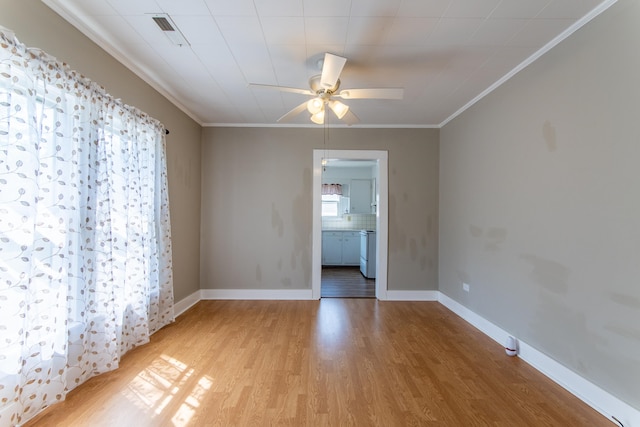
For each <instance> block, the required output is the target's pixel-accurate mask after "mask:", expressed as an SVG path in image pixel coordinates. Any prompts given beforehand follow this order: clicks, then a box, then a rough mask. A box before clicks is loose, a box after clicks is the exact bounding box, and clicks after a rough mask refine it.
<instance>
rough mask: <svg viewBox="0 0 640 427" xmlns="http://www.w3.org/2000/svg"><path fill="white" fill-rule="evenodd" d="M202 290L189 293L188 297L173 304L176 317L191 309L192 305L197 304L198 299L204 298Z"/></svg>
mask: <svg viewBox="0 0 640 427" xmlns="http://www.w3.org/2000/svg"><path fill="white" fill-rule="evenodd" d="M201 293H202V291H201V290H198V291H195V292H194V293H192V294H191V295H189V296H188V297H186V298H183V299H181V300H180V301H178V302H176V303H174V304H173V315H174V317H178V316H180V315H181V314H182V313H184V312H185V311H187V310H189V309H190V308H191V307H193V306H194V305H196V303H198V301H200V300H201V299H202V295H201Z"/></svg>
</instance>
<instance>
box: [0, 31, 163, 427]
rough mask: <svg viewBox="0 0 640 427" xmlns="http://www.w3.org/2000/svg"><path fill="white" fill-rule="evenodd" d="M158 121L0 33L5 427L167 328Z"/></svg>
mask: <svg viewBox="0 0 640 427" xmlns="http://www.w3.org/2000/svg"><path fill="white" fill-rule="evenodd" d="M171 271H172V269H171V241H170V229H169V205H168V195H167V175H166V161H165V136H164V128H163V126H162V125H161V124H160V123H159V122H157V121H156V120H154V119H152V118H150V117H148V116H147V115H146V114H144V113H142V112H140V111H138V110H136V109H135V108H132V107H130V106H127V105H124V104H123V103H121V102H120V101H119V100H116V99H113V98H112V97H111V96H109V95H108V94H107V93H106V92H105V91H104V89H103V88H101V87H100V86H98V85H97V84H95V83H93V82H91V81H89V80H87V79H86V78H84V77H83V76H81V75H80V74H78V73H77V72H74V71H73V70H70V69H69V67H68V66H66V64H63V63H60V62H58V61H57V60H56V59H55V58H53V57H51V56H48V55H47V54H45V53H43V52H41V51H38V50H34V49H28V48H26V47H25V46H24V45H22V44H21V43H19V42H18V41H17V40H16V39H15V37H14V35H13V34H12V33H11V32H10V31H8V30H5V29H2V28H0V426H1V427H4V426H13V425H16V424H20V423H23V422H24V421H25V420H27V419H29V418H31V417H32V416H33V415H35V414H36V413H37V412H39V411H40V410H42V409H43V408H44V407H46V406H49V405H50V404H52V403H54V402H56V401H59V400H62V399H64V396H65V394H66V393H67V392H68V391H69V390H71V389H73V388H74V387H76V386H77V385H79V384H81V383H82V382H84V381H85V380H87V379H88V378H90V377H92V376H95V375H97V374H100V373H103V372H106V371H110V370H113V369H115V368H117V367H118V363H119V360H120V357H121V356H122V355H123V354H124V353H125V352H127V351H128V350H130V349H132V348H133V347H135V346H137V345H140V344H144V343H146V342H148V340H149V335H150V334H152V333H153V332H155V331H156V330H158V329H159V328H161V327H162V326H164V325H166V324H167V323H169V322H171V321H173V285H172V273H171Z"/></svg>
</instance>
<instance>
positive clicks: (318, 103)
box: [307, 98, 324, 114]
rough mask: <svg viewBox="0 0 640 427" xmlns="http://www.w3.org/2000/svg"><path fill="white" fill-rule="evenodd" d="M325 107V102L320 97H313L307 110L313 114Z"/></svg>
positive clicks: (308, 103)
mask: <svg viewBox="0 0 640 427" xmlns="http://www.w3.org/2000/svg"><path fill="white" fill-rule="evenodd" d="M323 107H324V102H323V101H322V99H320V98H313V99H310V100H309V102H307V111H309V112H310V113H311V114H317V113H318V112H320V111H322V109H323Z"/></svg>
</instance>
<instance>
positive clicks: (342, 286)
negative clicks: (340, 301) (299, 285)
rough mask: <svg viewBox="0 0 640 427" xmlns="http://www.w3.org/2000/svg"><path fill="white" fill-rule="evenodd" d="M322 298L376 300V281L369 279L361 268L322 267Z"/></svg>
mask: <svg viewBox="0 0 640 427" xmlns="http://www.w3.org/2000/svg"><path fill="white" fill-rule="evenodd" d="M320 295H321V296H322V298H375V297H376V279H367V278H366V277H364V276H363V275H362V273H360V267H322V280H321V281H320Z"/></svg>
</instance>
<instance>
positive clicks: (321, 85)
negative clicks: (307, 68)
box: [249, 53, 404, 125]
mask: <svg viewBox="0 0 640 427" xmlns="http://www.w3.org/2000/svg"><path fill="white" fill-rule="evenodd" d="M346 62H347V58H343V57H341V56H337V55H333V54H331V53H325V54H324V59H320V60H319V61H318V63H319V65H320V63H321V64H322V65H321V67H319V68H322V73H321V74H318V75H316V76H313V77H311V78H310V79H309V87H310V89H299V88H294V87H286V86H275V85H263V84H255V83H250V84H249V86H251V87H263V88H268V89H276V90H279V91H282V92H292V93H298V94H301V95H309V96H313V98H311V99H310V100H308V101H305V102H303V103H302V104H300V105H298V106H297V107H295V108H294V109H292V110H291V111H289V112H288V113H286V114H285V115H283V116H282V117H280V118H279V119H278V122H285V123H286V122H288V121H290V120H291V119H293V117H295V116H297V115H298V114H300V113H302V112H303V111H304V110H307V111H308V112H309V113H310V114H311V117H310V118H311V121H312V122H313V123H316V124H319V125H321V124H323V123H324V122H325V113H326V111H327V110H331V111H332V112H333V113H334V114H335V115H336V117H338V119H340V120H343V121H344V122H345V123H347V124H348V125H352V124H354V123H358V121H359V119H358V117H357V116H356V115H355V114H354V113H353V112H352V111H350V110H349V106H348V105H346V104H344V103H342V102H340V101H338V100H337V99H335V98H342V99H402V97H403V95H404V89H402V88H370V89H345V90H340V91H339V89H340V73H342V69H343V68H344V65H345V63H346Z"/></svg>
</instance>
